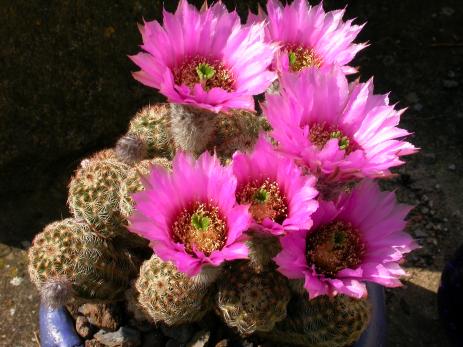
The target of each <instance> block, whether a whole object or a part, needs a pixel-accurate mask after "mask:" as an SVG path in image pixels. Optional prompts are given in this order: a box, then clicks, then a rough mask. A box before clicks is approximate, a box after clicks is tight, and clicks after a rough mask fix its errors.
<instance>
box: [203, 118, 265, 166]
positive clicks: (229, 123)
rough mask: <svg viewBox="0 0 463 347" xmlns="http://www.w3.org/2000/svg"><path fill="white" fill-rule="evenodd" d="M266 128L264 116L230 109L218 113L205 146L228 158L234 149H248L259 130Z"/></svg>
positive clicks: (254, 140) (250, 147)
mask: <svg viewBox="0 0 463 347" xmlns="http://www.w3.org/2000/svg"><path fill="white" fill-rule="evenodd" d="M266 129H268V128H267V126H266V120H265V118H264V117H261V116H258V115H257V114H256V113H255V112H249V111H245V110H230V111H229V112H228V113H220V114H219V115H218V116H217V119H216V121H215V131H214V134H213V136H212V138H211V140H210V142H209V143H208V145H207V148H208V149H209V150H211V149H213V150H215V151H216V152H217V155H218V156H219V157H221V158H223V159H229V158H231V156H232V155H233V153H234V152H235V151H243V152H247V151H250V150H251V149H252V147H253V146H254V144H255V143H256V141H257V138H258V136H259V132H261V131H265V130H266Z"/></svg>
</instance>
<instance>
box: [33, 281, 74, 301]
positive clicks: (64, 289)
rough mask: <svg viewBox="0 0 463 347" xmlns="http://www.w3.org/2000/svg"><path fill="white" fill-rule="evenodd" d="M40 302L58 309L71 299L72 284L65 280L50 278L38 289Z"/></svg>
mask: <svg viewBox="0 0 463 347" xmlns="http://www.w3.org/2000/svg"><path fill="white" fill-rule="evenodd" d="M40 297H41V302H42V303H43V304H45V305H47V306H48V307H50V308H58V307H61V306H63V305H65V304H66V303H68V302H69V301H70V300H71V298H72V283H71V281H70V280H69V279H68V278H66V277H62V278H59V277H58V278H51V279H49V280H47V281H46V282H45V283H44V284H42V286H41V287H40Z"/></svg>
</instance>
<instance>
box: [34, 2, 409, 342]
mask: <svg viewBox="0 0 463 347" xmlns="http://www.w3.org/2000/svg"><path fill="white" fill-rule="evenodd" d="M343 14H344V12H343V11H334V12H328V13H325V12H324V10H323V7H322V4H320V5H318V6H315V7H311V6H309V5H308V4H307V2H306V0H295V1H294V2H293V3H292V4H291V5H282V4H280V3H279V2H278V0H269V1H268V4H267V7H266V9H265V10H264V9H260V10H259V13H258V15H253V14H250V16H249V18H248V22H247V23H246V24H241V22H240V19H239V17H238V16H237V14H236V12H234V11H232V12H230V11H228V10H227V8H226V7H225V6H224V5H223V4H222V3H220V2H218V3H215V4H213V5H212V6H211V7H208V6H207V4H205V5H204V6H203V7H202V8H201V10H198V9H196V8H195V7H194V6H192V5H190V4H188V3H187V1H186V0H181V1H180V3H179V5H178V9H177V11H176V12H175V13H174V14H171V13H168V12H165V13H164V21H163V25H161V24H159V23H157V22H155V21H153V22H146V23H144V25H142V26H140V31H141V34H142V39H143V45H142V49H143V52H140V53H138V54H137V55H135V56H132V57H131V59H132V60H133V61H134V63H135V64H136V65H138V66H139V67H140V69H141V70H140V71H138V72H135V73H134V77H135V78H136V79H137V80H138V81H140V82H141V83H143V84H144V85H146V86H148V87H152V88H155V89H158V90H159V91H160V92H161V93H162V94H164V95H165V97H166V98H167V100H168V102H167V103H161V104H155V105H150V106H147V107H144V108H143V109H142V110H140V111H139V112H138V113H137V114H136V115H135V117H134V118H133V119H132V121H131V122H130V125H129V130H128V132H127V134H126V135H124V136H123V137H122V138H121V139H120V140H119V141H118V142H117V143H116V144H115V147H114V148H112V149H107V150H103V151H100V152H98V153H96V154H94V155H93V156H91V157H89V158H88V159H85V160H83V161H82V162H81V164H80V167H79V168H78V169H77V171H76V172H75V175H74V176H73V177H72V179H71V181H70V184H69V198H68V205H69V209H70V212H71V214H72V217H70V218H66V219H64V220H61V221H57V222H54V223H51V224H50V225H48V226H47V227H46V228H45V229H44V230H43V231H42V232H41V233H40V234H38V235H37V236H36V238H35V239H34V242H33V245H32V247H31V248H30V250H29V259H30V264H29V271H30V276H31V279H32V281H33V282H34V283H35V284H36V286H37V288H38V290H39V291H40V293H41V297H42V309H41V339H42V344H43V346H46V347H48V346H78V345H79V344H82V345H83V342H81V340H80V337H79V336H77V334H76V333H75V332H74V330H73V327H72V326H71V324H73V323H74V321H73V320H72V319H71V318H69V317H68V315H67V310H69V311H70V312H71V313H73V315H74V318H75V324H76V326H79V327H80V328H79V329H78V332H79V334H80V336H81V337H83V338H85V339H86V341H85V346H112V345H114V346H116V345H117V344H114V343H115V342H114V341H112V342H108V336H109V335H111V334H107V333H106V332H105V330H104V329H103V330H100V332H98V333H96V331H95V329H94V328H95V326H97V327H99V326H98V324H97V323H92V320H91V319H90V318H88V317H87V318H85V317H83V316H85V315H88V312H87V311H88V310H86V309H82V306H80V305H83V304H84V306H85V304H88V303H98V304H102V305H103V304H104V305H111V304H112V303H118V304H117V305H119V307H123V308H122V309H121V310H122V312H123V313H122V315H123V316H124V317H125V318H124V319H123V320H124V321H125V322H126V323H127V324H126V325H127V327H121V328H120V329H119V330H118V331H120V330H121V329H123V328H124V329H125V330H123V332H125V333H130V334H133V336H137V337H136V338H134V339H132V340H131V342H130V343H128V342H127V343H125V342H124V343H125V344H124V343H123V342H120V341H119V342H120V345H124V346H125V345H127V346H138V345H141V343H145V345H146V344H147V343H148V342H147V338H146V336H144V337H143V338H141V335H140V334H139V333H138V332H137V331H134V328H133V327H137V326H143V329H145V330H143V329H142V328H140V329H141V330H142V331H151V330H153V329H154V330H156V329H158V328H161V330H162V329H164V330H165V331H168V329H170V328H172V327H181V326H185V325H191V324H197V326H198V327H200V326H203V327H204V326H207V325H208V324H213V325H214V326H215V327H216V330H217V331H219V332H213V333H212V335H211V336H208V337H207V341H208V343H209V344H210V345H212V343H216V342H217V346H219V345H221V346H224V345H226V344H223V343H222V344H220V343H221V342H220V341H215V342H214V339H215V340H219V338H220V337H223V336H231V337H230V338H231V339H235V340H236V341H240V339H248V340H255V341H261V342H266V343H272V342H273V344H274V345H275V346H282V345H299V346H331V347H335V346H339V347H342V346H348V345H352V344H355V343H357V344H356V346H373V345H374V346H378V345H381V344H382V342H381V341H382V340H381V339H382V336H384V326H383V314H384V312H383V311H384V310H383V306H382V305H383V303H382V300H383V297H382V289H381V287H379V286H378V285H380V286H386V287H396V286H399V285H400V276H402V275H404V274H405V272H404V270H403V269H402V268H401V267H400V266H399V262H401V261H402V259H403V257H404V255H405V254H406V253H408V252H410V251H412V250H413V249H414V248H416V244H415V242H414V241H413V240H412V238H411V237H410V236H409V235H408V234H406V233H405V232H404V231H403V229H404V227H405V224H406V222H405V218H406V215H407V213H408V212H409V210H410V207H409V206H406V205H402V204H398V203H397V202H396V199H395V195H394V193H390V192H382V191H381V190H380V188H379V186H378V184H377V183H376V182H375V179H379V178H383V177H388V176H389V175H391V173H390V171H389V169H390V168H392V167H394V166H397V165H400V164H402V163H403V161H402V160H401V157H402V156H404V155H408V154H412V153H414V152H415V151H416V148H415V147H414V146H413V145H412V144H410V143H409V142H406V141H405V140H404V139H403V138H404V137H405V136H407V135H408V134H409V133H408V132H407V131H406V130H403V129H400V128H398V123H399V121H400V116H401V114H402V112H403V111H401V110H396V109H395V107H394V105H390V104H389V100H388V98H387V96H386V95H376V94H374V93H373V82H372V80H370V81H368V82H366V83H360V82H359V81H355V82H353V83H349V82H348V80H347V77H346V75H347V74H351V73H355V72H356V70H355V69H354V68H352V67H350V66H348V64H349V62H350V61H351V60H352V59H353V57H354V56H355V55H356V53H357V52H358V51H360V50H361V49H362V48H364V47H365V44H355V43H353V41H354V39H355V37H356V35H357V34H358V33H359V32H360V30H361V28H362V26H359V25H354V24H352V21H347V22H344V21H343V20H342V17H343ZM264 92H266V93H265V100H264V101H263V102H262V103H261V108H262V110H263V112H262V114H260V113H257V112H256V111H255V101H254V96H256V95H258V94H261V93H264ZM367 283H368V286H367ZM375 284H376V285H375ZM79 306H80V307H79ZM86 312H87V313H86ZM76 317H77V318H76ZM214 317H215V318H219V319H220V323H217V321H218V320H217V319H215V318H214ZM79 322H80V323H79ZM82 322H84V323H85V324H87V325H86V327H87V328H86V329H82V326H83V325H82V324H83V323H82ZM137 322H138V323H137ZM137 324H138V325H137ZM368 326H370V328H369V329H368V330H366V329H367V327H368ZM92 329H93V330H92ZM105 329H106V328H105ZM108 329H109V328H108ZM150 329H151V330H150ZM135 330H136V329H135ZM154 330H153V331H154ZM164 330H162V331H164ZM114 334H115V333H114ZM114 334H113V335H111V336H112V337H114V336H116V335H117V334H116V335H114ZM121 334H122V335H123V333H120V336H122V335H121ZM137 334H139V335H137ZM166 334H167V336H170V335H169V333H166ZM166 334H165V335H166ZM117 336H119V335H117ZM361 336H362V337H361ZM360 337H361V338H360ZM359 338H360V340H359ZM161 340H162V338H161ZM119 342H118V343H119ZM158 342H159V341H158ZM164 342H165V341H164ZM169 343H170V346H174V345H175V343H178V344H180V345H181V344H186V345H188V344H189V345H192V344H191V343H192V342H191V341H190V342H188V340H187V339H183V338H177V340H176V342H172V340H170V341H167V345H169ZM153 345H154V344H153ZM158 345H159V344H158ZM203 345H204V344H203Z"/></svg>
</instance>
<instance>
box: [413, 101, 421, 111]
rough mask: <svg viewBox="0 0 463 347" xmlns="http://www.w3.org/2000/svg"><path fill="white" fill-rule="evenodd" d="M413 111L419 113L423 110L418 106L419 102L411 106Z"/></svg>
mask: <svg viewBox="0 0 463 347" xmlns="http://www.w3.org/2000/svg"><path fill="white" fill-rule="evenodd" d="M413 109H414V110H415V111H418V112H420V111H421V110H422V109H423V105H422V104H420V103H419V102H417V103H416V104H415V105H413Z"/></svg>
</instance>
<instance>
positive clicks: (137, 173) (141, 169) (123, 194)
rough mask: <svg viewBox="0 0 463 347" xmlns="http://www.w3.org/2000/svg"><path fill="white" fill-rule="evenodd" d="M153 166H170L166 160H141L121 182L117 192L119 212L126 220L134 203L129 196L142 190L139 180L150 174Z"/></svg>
mask: <svg viewBox="0 0 463 347" xmlns="http://www.w3.org/2000/svg"><path fill="white" fill-rule="evenodd" d="M153 165H160V166H163V167H165V168H170V167H171V166H172V164H171V162H170V161H169V160H168V159H166V158H155V159H147V160H142V161H141V162H139V163H138V164H136V165H135V166H134V167H132V168H130V170H129V172H128V173H127V177H126V178H125V179H124V180H123V181H122V184H121V186H120V192H119V197H120V201H119V210H120V212H121V213H122V215H123V216H124V217H126V218H128V217H129V216H130V215H131V214H132V211H133V205H134V202H133V199H132V196H131V195H132V194H133V193H136V192H139V191H141V190H143V184H142V182H141V179H142V177H143V176H146V175H148V174H149V173H150V171H151V168H152V167H153Z"/></svg>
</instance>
